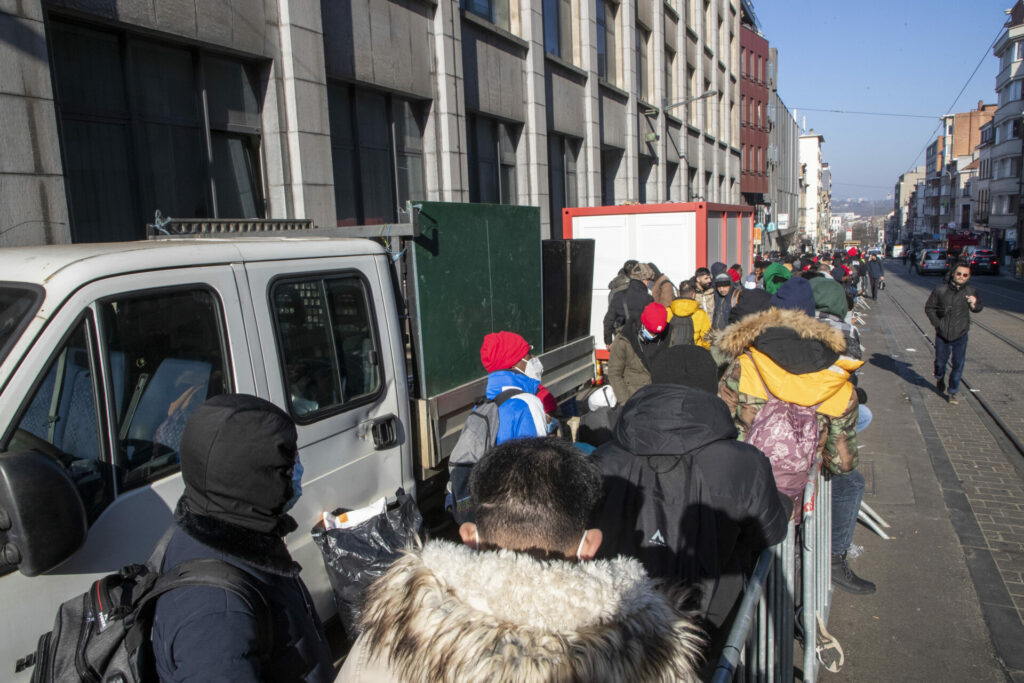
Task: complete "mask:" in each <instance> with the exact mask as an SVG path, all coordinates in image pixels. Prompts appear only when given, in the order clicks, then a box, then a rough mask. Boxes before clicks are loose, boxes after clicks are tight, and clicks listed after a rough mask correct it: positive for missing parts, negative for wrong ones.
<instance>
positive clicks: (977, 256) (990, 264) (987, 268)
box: [969, 249, 999, 275]
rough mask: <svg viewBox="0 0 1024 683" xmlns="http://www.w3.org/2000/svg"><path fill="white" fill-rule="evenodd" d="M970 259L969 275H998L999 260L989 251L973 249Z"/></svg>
mask: <svg viewBox="0 0 1024 683" xmlns="http://www.w3.org/2000/svg"><path fill="white" fill-rule="evenodd" d="M970 259H971V260H970V262H969V263H970V265H971V273H991V274H992V275H999V258H998V257H997V256H996V253H995V252H994V251H992V250H991V249H975V250H974V253H973V254H971V256H970Z"/></svg>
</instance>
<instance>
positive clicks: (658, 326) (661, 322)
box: [640, 302, 668, 334]
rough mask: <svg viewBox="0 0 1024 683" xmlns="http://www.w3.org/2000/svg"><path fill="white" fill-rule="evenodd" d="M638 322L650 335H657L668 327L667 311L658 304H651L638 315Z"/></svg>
mask: <svg viewBox="0 0 1024 683" xmlns="http://www.w3.org/2000/svg"><path fill="white" fill-rule="evenodd" d="M640 322H641V323H643V325H644V327H646V328H647V331H648V332H650V333H651V334H658V333H659V332H661V331H662V330H664V329H665V326H666V325H668V309H667V308H665V307H664V306H662V305H661V304H659V303H656V302H651V303H649V304H647V306H646V307H645V308H644V312H643V313H641V314H640Z"/></svg>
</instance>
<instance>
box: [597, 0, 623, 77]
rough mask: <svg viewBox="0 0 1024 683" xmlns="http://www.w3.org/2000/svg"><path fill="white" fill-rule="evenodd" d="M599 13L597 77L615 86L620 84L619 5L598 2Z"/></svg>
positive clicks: (604, 0)
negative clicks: (617, 37) (617, 35)
mask: <svg viewBox="0 0 1024 683" xmlns="http://www.w3.org/2000/svg"><path fill="white" fill-rule="evenodd" d="M596 3H597V4H596V13H597V75H598V76H599V77H600V78H604V79H606V80H607V81H608V82H609V83H612V84H613V85H618V84H619V60H618V47H617V46H618V41H617V40H616V37H615V36H616V33H617V24H616V21H617V18H618V8H619V6H618V4H617V3H614V2H609V0H596Z"/></svg>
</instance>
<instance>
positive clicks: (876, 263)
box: [868, 254, 885, 301]
mask: <svg viewBox="0 0 1024 683" xmlns="http://www.w3.org/2000/svg"><path fill="white" fill-rule="evenodd" d="M868 277H869V278H870V279H871V300H872V301H874V300H875V299H877V298H878V289H879V287H881V288H882V289H885V271H884V270H883V269H882V260H881V259H880V258H878V255H877V254H872V255H871V258H869V259H868Z"/></svg>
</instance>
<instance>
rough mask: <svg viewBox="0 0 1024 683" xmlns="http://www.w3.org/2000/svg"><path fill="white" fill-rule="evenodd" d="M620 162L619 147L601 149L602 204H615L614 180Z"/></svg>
mask: <svg viewBox="0 0 1024 683" xmlns="http://www.w3.org/2000/svg"><path fill="white" fill-rule="evenodd" d="M621 164H622V150H621V149H603V150H601V204H602V205H604V206H613V205H614V204H615V194H616V193H615V180H616V177H617V176H618V174H619V166H620V165H621Z"/></svg>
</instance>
